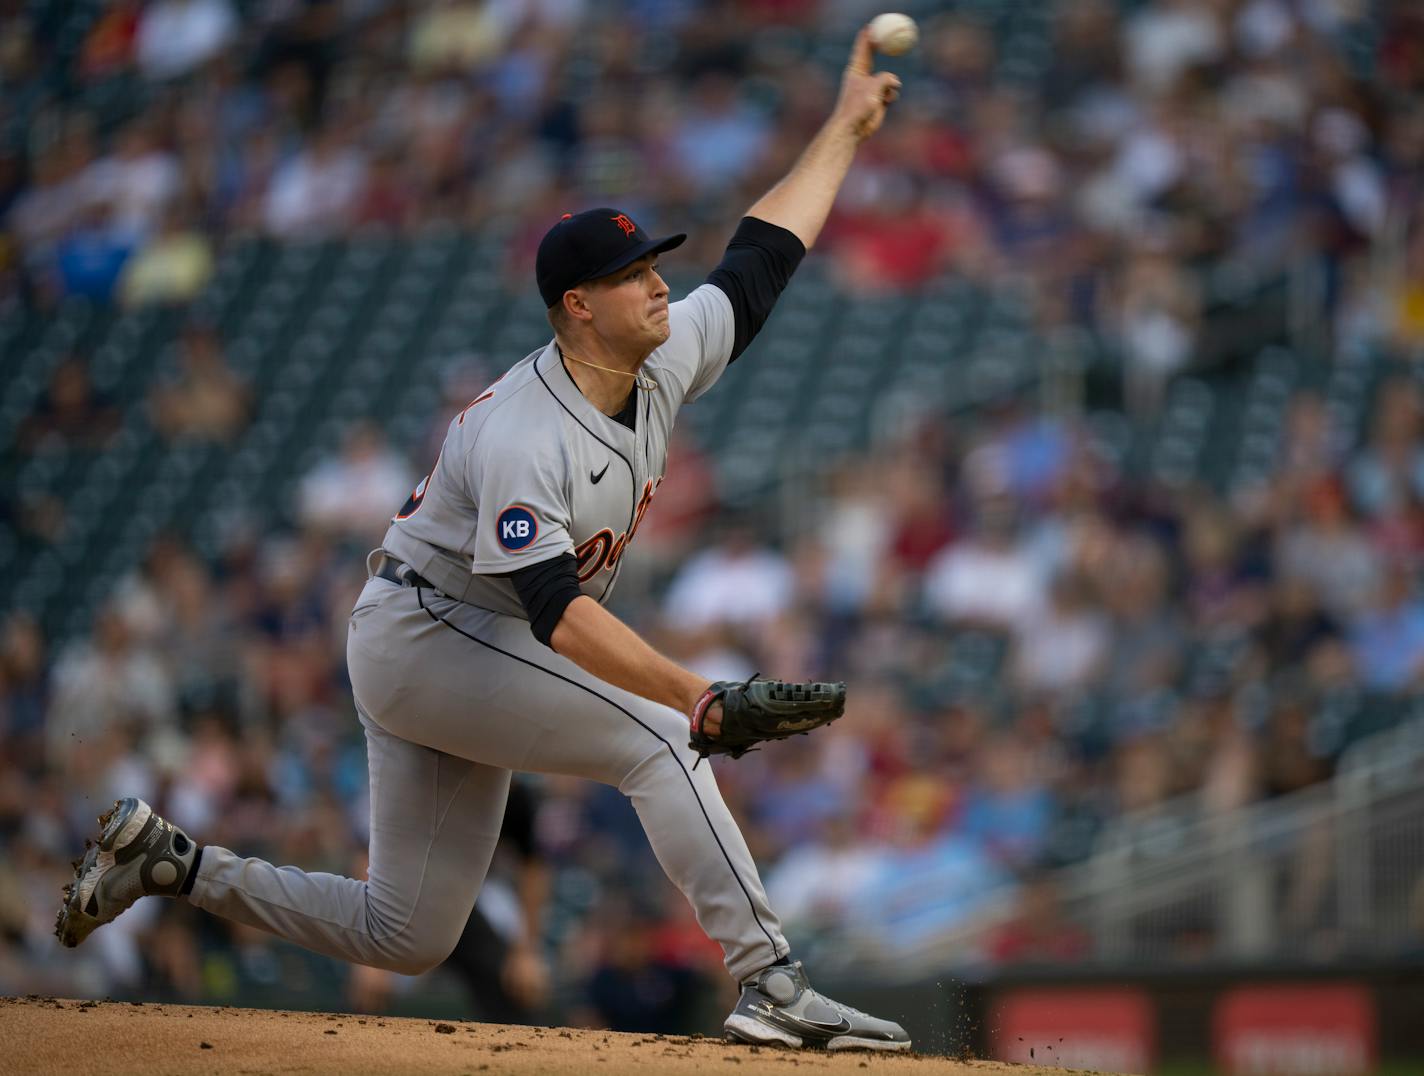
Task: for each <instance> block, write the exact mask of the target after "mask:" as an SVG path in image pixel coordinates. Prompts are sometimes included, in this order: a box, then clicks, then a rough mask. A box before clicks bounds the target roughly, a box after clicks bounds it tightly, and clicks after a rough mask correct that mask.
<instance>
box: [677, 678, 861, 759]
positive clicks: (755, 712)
mask: <svg viewBox="0 0 1424 1076" xmlns="http://www.w3.org/2000/svg"><path fill="white" fill-rule="evenodd" d="M845 696H846V686H845V684H842V683H835V684H822V683H805V684H788V683H787V682H786V681H784V680H763V679H758V678H757V676H756V675H752V676H750V677H748V678H747V680H746V682H745V683H741V684H738V683H734V682H732V681H730V680H718V681H716V682H715V683H713V684H712V685H710V686H709V687H708V688H707V690H706V691H704V692H703V693H702V697H701V698H700V699H698V700H697V705H696V706H694V707H693V708H692V721H691V728H692V737H691V740H690V741H689V743H688V745H687V746H688V747H690V748H692V750H694V751H696V752H697V755H698V759H697V762H698V764H700V763H701V762H702V760H703V759H704V758H706V757H707V756H708V755H731V756H732V757H733V758H741V757H742V756H743V755H745V754H746V753H747V752H748V751H750V750H752V749H753V748H755V746H756V745H757V744H759V743H761V742H762V741H764V740H784V739H786V738H787V737H788V736H804V735H805V734H806V733H808V732H810V731H811V730H812V729H818V728H820V727H821V726H822V725H828V724H830V723H831V722H832V721H834V720H835V719H836V718H838V717H840V716H841V714H843V713H845ZM714 702H720V703H721V704H722V727H721V730H720V731H719V732H718V733H717V734H716V735H715V736H712V735H709V734H708V733H706V732H704V731H703V728H702V725H703V721H704V719H705V718H706V716H707V710H708V708H709V707H710V706H711V705H712V704H713V703H714ZM694 768H696V767H695V766H694Z"/></svg>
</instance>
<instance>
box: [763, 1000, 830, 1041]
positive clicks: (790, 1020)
mask: <svg viewBox="0 0 1424 1076" xmlns="http://www.w3.org/2000/svg"><path fill="white" fill-rule="evenodd" d="M756 1008H758V1009H760V1010H761V1015H763V1016H765V1017H768V1018H769V1019H770V1020H771V1021H772V1022H773V1023H775V1024H778V1025H780V1026H781V1027H785V1028H788V1029H791V1030H794V1031H805V1030H807V1029H809V1030H811V1031H819V1032H823V1033H825V1034H827V1035H840V1034H844V1033H845V1032H847V1031H849V1030H850V1021H849V1020H847V1019H846V1018H845V1017H844V1016H842V1017H840V1018H839V1019H838V1020H837V1021H836V1022H835V1023H834V1024H829V1023H826V1022H825V1021H824V1020H812V1019H811V1018H810V1017H808V1016H795V1015H793V1014H791V1013H789V1012H787V1011H786V1010H785V1009H781V1008H778V1007H777V1006H775V1005H772V1004H769V1003H766V1002H763V1003H762V1004H761V1005H759V1006H757V1007H756Z"/></svg>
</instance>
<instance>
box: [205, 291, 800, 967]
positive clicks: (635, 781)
mask: <svg viewBox="0 0 1424 1076" xmlns="http://www.w3.org/2000/svg"><path fill="white" fill-rule="evenodd" d="M670 320H671V330H672V331H671V335H670V336H669V339H668V341H667V343H666V344H664V345H663V346H662V347H660V348H658V349H657V350H656V351H654V352H653V353H652V355H651V356H649V358H648V361H647V362H646V363H645V364H644V367H643V370H644V372H645V373H646V374H647V375H648V376H650V377H651V378H652V379H653V380H655V381H656V382H657V388H656V389H654V390H651V391H644V390H638V397H637V400H636V402H637V406H638V417H637V422H636V426H637V428H636V430H630V429H628V428H627V427H626V426H624V425H623V424H622V423H620V422H617V421H615V420H614V419H612V418H609V417H608V416H607V415H604V414H603V413H602V412H600V411H599V410H598V409H597V408H595V407H594V406H593V405H592V404H590V403H589V402H588V400H586V399H585V398H584V397H583V395H582V393H580V392H579V390H578V388H577V386H575V384H574V382H573V380H572V379H571V378H570V377H569V375H568V373H567V371H565V370H564V368H563V365H562V363H561V362H560V360H559V356H558V353H557V351H556V350H555V348H554V347H553V345H550V346H549V347H546V348H544V349H542V350H540V351H537V352H535V353H534V354H532V355H529V356H528V357H526V358H525V359H523V360H522V361H520V362H518V363H516V364H515V365H514V367H513V368H511V369H510V371H509V372H508V373H506V374H505V375H504V377H502V378H501V379H500V380H499V381H497V382H496V383H495V384H494V385H492V386H491V387H490V388H489V389H488V390H486V391H485V392H483V393H481V394H480V396H479V397H477V398H476V399H475V400H473V401H472V402H471V403H470V404H469V406H467V407H466V408H465V409H464V410H463V411H462V412H461V413H460V414H459V415H457V416H456V417H455V418H454V420H452V421H451V423H450V428H449V432H448V433H447V434H446V437H445V443H444V446H443V447H442V449H441V451H440V456H439V459H438V460H437V462H436V465H435V467H434V469H433V470H432V471H431V473H430V476H429V477H428V478H427V479H426V481H424V482H422V483H421V484H420V486H419V487H418V488H417V489H416V491H415V494H414V495H413V496H412V497H411V498H410V500H409V501H408V502H407V504H406V506H405V508H404V509H402V511H401V512H400V513H398V515H397V516H396V518H395V520H394V521H393V522H392V523H391V526H390V529H389V531H388V532H387V534H386V537H385V540H384V542H383V548H384V549H385V550H386V551H387V552H388V553H389V554H390V555H391V556H393V557H397V558H399V559H400V560H402V561H404V562H406V563H407V564H409V565H411V566H412V567H413V568H414V569H415V570H416V571H417V572H418V573H419V574H420V575H421V576H423V577H424V578H425V579H426V580H428V581H429V582H430V583H431V584H432V586H433V587H434V588H435V590H434V591H432V590H430V589H427V588H425V587H416V586H398V585H397V584H395V583H393V582H390V581H389V580H387V579H386V578H383V577H382V576H380V575H374V576H372V577H371V578H370V579H368V580H367V582H366V587H365V589H364V590H363V591H362V592H361V596H360V598H358V599H357V602H356V607H355V609H354V610H353V611H352V614H351V624H350V628H349V631H348V633H347V667H348V669H349V670H350V674H351V687H352V693H353V695H354V696H355V700H356V710H357V713H358V714H359V716H360V719H361V723H362V725H363V726H364V727H365V730H366V746H367V762H368V765H369V767H370V775H371V842H370V866H369V868H368V873H369V878H368V879H367V880H361V879H354V878H341V877H338V876H336V875H332V874H319V873H308V872H305V871H301V870H299V869H297V868H296V867H281V868H278V867H275V866H273V865H272V864H270V863H266V862H264V861H262V860H257V859H243V858H241V857H239V856H237V855H235V854H234V853H233V852H231V851H229V850H227V849H225V848H220V847H217V846H214V845H206V846H204V849H203V858H202V861H201V865H200V867H199V869H198V872H197V875H196V880H195V884H194V886H193V891H192V895H191V898H190V899H191V900H192V902H193V903H194V904H196V905H197V906H198V907H201V908H205V909H207V910H209V911H212V912H215V913H217V914H219V915H223V916H226V917H227V918H230V919H235V920H238V921H239V922H243V923H248V924H250V925H252V926H257V927H261V928H262V929H264V930H269V931H272V932H273V933H275V934H278V935H280V936H282V937H284V938H288V939H290V940H291V941H294V942H297V943H299V944H301V945H305V946H307V947H308V948H311V949H314V950H316V951H318V952H322V953H328V954H330V955H332V956H338V957H341V958H342V959H345V960H354V961H359V962H361V963H364V964H373V965H376V966H378V967H385V968H391V969H393V970H396V971H401V972H405V973H408V974H414V973H416V972H420V971H424V970H426V969H427V968H429V967H432V966H434V965H435V964H437V963H439V962H440V961H441V960H443V959H444V958H445V956H446V955H447V954H448V953H449V952H450V950H451V949H452V948H453V947H454V945H455V942H456V940H457V939H458V938H459V936H460V933H461V931H462V930H463V929H464V925H465V920H466V919H467V918H468V917H469V914H470V909H471V908H472V907H473V905H474V901H475V896H476V894H477V893H478V891H479V888H480V885H481V883H482V881H483V878H484V873H485V870H486V868H487V867H488V865H489V859H490V856H491V855H492V854H493V852H494V848H495V845H496V844H497V843H498V840H499V830H500V819H501V816H502V815H503V813H504V801H505V796H506V793H507V791H508V788H509V777H510V772H511V771H512V770H525V771H532V772H538V773H559V774H569V775H573V776H577V777H586V778H591V779H593V780H596V781H602V782H604V783H606V784H609V785H612V786H614V787H616V788H617V789H618V790H619V791H620V792H622V793H623V794H624V795H626V796H627V797H628V798H629V799H630V800H631V801H632V803H633V806H634V808H635V809H636V810H637V812H638V816H639V819H640V820H641V821H642V824H643V827H644V830H645V831H646V833H647V835H648V839H649V841H650V842H651V844H652V846H653V851H654V853H655V855H656V856H657V859H658V862H659V863H660V864H662V866H663V869H664V870H665V871H666V872H667V875H668V877H669V878H670V879H672V881H673V882H674V883H675V884H676V885H677V886H678V888H679V889H681V890H682V892H683V893H684V894H686V896H687V898H688V900H689V901H690V902H691V903H692V906H693V908H694V910H695V911H696V914H697V918H698V922H699V923H701V924H702V927H703V929H704V930H706V931H707V933H708V934H709V935H710V936H711V937H713V938H715V939H716V940H717V941H718V942H719V943H720V944H721V946H722V949H723V953H724V955H725V960H726V966H727V970H728V971H730V972H731V973H732V975H733V976H734V977H736V978H737V979H738V980H743V979H745V978H747V977H748V976H750V975H752V974H754V973H755V972H756V971H758V970H759V969H761V968H764V967H766V966H767V965H768V964H770V963H771V962H772V961H774V960H776V959H777V958H778V957H784V956H785V955H786V954H787V952H788V950H789V947H788V946H787V944H786V939H785V937H784V936H783V935H782V933H781V927H780V922H779V921H778V919H777V917H776V914H775V912H773V911H772V909H771V907H770V906H769V905H768V903H767V899H766V892H765V890H764V889H763V887H762V884H761V880H760V879H759V878H758V876H757V870H756V864H755V862H754V861H753V859H752V856H751V852H750V850H749V849H748V848H747V845H746V841H745V840H744V839H743V838H742V835H741V832H740V831H739V830H738V828H737V824H736V821H735V819H733V817H732V814H731V812H730V811H729V810H728V809H727V806H726V804H725V803H724V802H723V800H722V798H721V794H720V793H719V791H718V789H717V784H716V779H715V777H714V775H713V769H712V767H711V766H703V767H701V768H700V769H698V768H695V767H694V766H693V763H694V762H695V761H696V756H695V755H694V754H693V753H692V752H691V751H690V750H689V748H688V747H687V739H688V731H687V717H686V715H685V714H679V713H677V712H676V711H675V710H671V709H669V708H668V707H666V706H662V705H660V704H658V703H655V702H652V701H650V700H648V699H645V698H642V697H640V696H638V695H634V694H632V693H631V692H627V691H623V690H620V689H619V688H616V687H613V686H612V685H611V684H607V683H605V682H603V681H602V680H599V679H598V678H597V677H595V676H593V675H592V674H590V673H588V672H586V671H585V670H583V669H582V668H580V667H579V666H577V665H575V664H574V663H573V662H571V661H569V660H568V659H567V658H564V657H561V656H560V655H559V654H557V653H555V652H554V651H553V650H551V649H550V648H548V647H546V646H545V645H544V644H542V643H540V642H539V641H538V640H537V639H536V638H535V637H534V633H533V632H532V631H530V629H529V622H528V620H527V618H526V615H525V612H524V609H523V607H522V606H521V604H520V602H519V598H518V596H517V595H516V594H515V592H514V588H513V585H512V584H511V583H510V582H509V581H508V580H507V579H503V578H500V576H501V575H502V574H503V573H507V572H512V571H517V570H518V569H520V568H522V567H525V566H527V565H530V564H537V563H539V562H541V561H544V560H548V559H550V558H552V557H556V556H559V555H561V554H563V553H569V552H571V553H573V554H574V555H575V556H576V557H577V560H578V574H579V580H580V583H581V586H582V588H583V592H584V593H585V594H588V595H590V596H591V597H594V598H596V599H598V600H599V601H603V600H605V599H606V598H607V597H608V595H609V593H610V592H611V591H612V589H613V584H614V582H615V580H616V579H617V577H618V568H619V565H620V564H621V563H622V559H623V555H624V554H625V553H626V551H627V549H628V544H629V542H631V541H632V538H633V535H634V533H635V532H636V530H637V527H638V521H639V520H640V519H641V518H642V517H643V514H644V513H645V512H646V511H647V510H648V504H649V502H650V501H651V500H652V498H653V494H654V492H655V491H656V490H657V487H658V483H659V482H660V481H661V479H662V475H663V466H664V463H665V462H666V458H667V445H668V435H669V433H670V432H671V430H672V426H673V420H674V418H675V416H676V413H677V409H678V408H679V407H680V406H681V405H682V404H683V403H685V402H686V401H688V400H691V399H694V398H696V397H697V396H698V395H700V394H701V393H702V392H704V391H706V389H707V388H708V387H709V386H710V385H711V384H712V383H713V382H714V381H716V380H717V378H718V376H719V375H720V374H721V373H722V371H723V370H724V369H725V368H726V365H727V362H728V359H729V357H730V355H731V352H732V347H733V334H734V316H733V312H732V306H731V303H730V302H729V301H728V299H727V297H726V296H725V295H724V294H723V292H722V291H721V290H720V289H719V288H718V287H716V286H715V285H711V284H707V285H703V286H702V287H700V288H698V289H697V290H696V291H694V292H693V293H692V294H691V295H689V296H688V297H687V298H686V299H684V300H682V301H681V302H677V303H673V304H672V305H671V309H670Z"/></svg>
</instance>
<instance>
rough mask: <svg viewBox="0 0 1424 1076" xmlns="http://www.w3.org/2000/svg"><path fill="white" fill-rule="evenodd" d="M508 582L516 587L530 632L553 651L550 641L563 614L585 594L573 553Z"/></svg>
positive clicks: (511, 576)
mask: <svg viewBox="0 0 1424 1076" xmlns="http://www.w3.org/2000/svg"><path fill="white" fill-rule="evenodd" d="M509 581H510V582H511V583H513V584H514V590H515V593H516V594H518V595H519V601H520V604H522V605H523V606H524V613H525V615H526V616H527V617H529V630H530V631H532V632H533V633H534V638H536V639H538V640H539V641H540V642H541V643H543V644H544V645H545V646H549V647H550V648H551V649H552V646H551V644H550V640H551V639H552V638H553V637H554V629H555V628H556V627H558V625H559V620H560V619H561V618H562V617H563V615H564V610H565V609H567V608H568V607H569V602H571V601H573V600H574V599H575V598H577V597H578V596H579V595H580V594H582V593H583V591H582V590H581V589H580V588H579V581H578V561H577V560H575V559H574V555H573V554H572V553H565V554H563V555H562V556H558V557H555V558H554V559H553V560H546V561H542V562H540V563H539V564H531V565H530V566H529V567H528V568H521V569H519V571H517V572H511V573H510V574H509Z"/></svg>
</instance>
